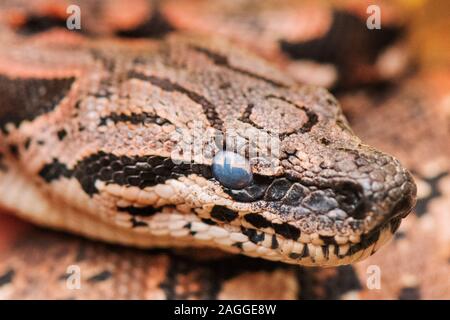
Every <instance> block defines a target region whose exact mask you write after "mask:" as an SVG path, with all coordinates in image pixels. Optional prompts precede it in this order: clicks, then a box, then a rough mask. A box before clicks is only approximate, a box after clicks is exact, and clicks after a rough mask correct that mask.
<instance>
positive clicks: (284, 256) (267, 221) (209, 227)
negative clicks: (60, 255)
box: [0, 1, 416, 282]
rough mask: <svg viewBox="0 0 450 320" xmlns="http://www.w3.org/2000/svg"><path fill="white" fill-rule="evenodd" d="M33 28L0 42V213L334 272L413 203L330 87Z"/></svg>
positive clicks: (165, 48)
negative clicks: (2, 210)
mask: <svg viewBox="0 0 450 320" xmlns="http://www.w3.org/2000/svg"><path fill="white" fill-rule="evenodd" d="M12 3H13V4H14V5H16V3H15V2H14V1H12ZM168 3H169V4H170V1H169V2H168ZM185 3H188V2H185ZM163 4H164V2H163ZM6 7H8V6H7V5H6ZM13 7H14V6H13ZM25 7H27V6H25ZM37 7H38V8H39V6H37ZM19 8H21V7H19ZM40 8H44V9H45V7H44V6H42V7H40ZM163 8H164V7H163ZM168 8H171V7H170V6H169V7H168ZM176 8H178V7H176ZM7 9H8V10H9V11H8V10H6V9H5V11H4V12H7V14H6V15H5V16H6V17H9V18H10V17H11V16H14V15H12V14H11V11H10V10H11V8H7ZM16 9H17V8H16ZM22 9H23V8H22ZM181 9H183V7H182V6H181ZM33 10H36V8H31V12H33ZM54 11H55V10H53V11H50V10H49V12H52V14H54ZM183 11H186V10H183ZM18 12H21V11H20V10H19V11H18ZM197 12H198V11H197ZM188 13H189V12H188ZM40 14H41V15H42V12H41V13H40ZM165 16H170V15H169V14H166V15H165ZM2 17H3V16H2ZM30 17H31V18H30ZM27 18H28V19H30V20H29V21H27ZM33 19H37V18H36V16H33V15H30V13H29V12H27V13H26V14H25V19H17V21H19V22H17V23H16V24H14V23H12V22H10V23H9V25H8V26H7V27H5V29H3V30H2V33H1V34H0V35H1V37H2V43H3V44H4V45H3V46H2V48H1V52H0V56H1V59H0V61H1V62H2V63H1V64H0V69H1V72H0V73H1V76H0V82H1V85H0V90H1V91H2V92H1V97H2V109H1V111H0V112H1V113H0V127H1V131H2V133H1V139H0V142H1V144H0V149H1V158H0V159H1V162H0V164H1V166H0V168H1V171H0V174H1V175H2V177H1V182H0V189H1V191H2V197H1V198H0V203H1V205H2V207H5V208H6V209H8V210H9V211H11V212H14V213H15V214H16V215H18V216H20V217H22V218H24V219H26V220H29V221H32V222H34V223H36V224H38V225H42V226H46V227H50V228H53V229H58V230H65V231H69V232H71V233H75V234H79V235H83V236H85V237H88V238H91V239H97V240H102V241H105V242H109V243H114V244H121V245H126V246H133V247H139V248H155V247H163V248H166V247H172V248H175V247H206V248H218V249H221V250H223V251H226V252H230V253H238V254H243V255H246V256H250V257H259V258H264V259H266V260H274V261H281V262H284V263H288V264H297V265H303V266H336V265H342V264H350V263H353V262H356V261H358V260H363V259H365V258H367V257H368V256H369V255H371V254H373V253H375V252H376V251H377V250H378V249H379V248H380V247H381V246H382V245H383V244H384V243H386V242H387V241H388V240H389V238H391V236H392V235H393V234H394V233H395V231H396V230H397V229H398V227H399V224H400V221H401V219H402V218H404V217H406V216H407V215H408V213H409V212H410V211H411V210H412V208H413V206H414V203H415V197H416V186H415V183H414V181H413V179H412V176H411V174H410V173H409V172H408V171H407V170H406V169H405V168H404V167H403V166H401V165H400V163H399V161H398V160H396V159H395V158H394V157H392V156H390V155H388V154H385V153H383V152H380V151H378V150H376V149H374V148H373V147H370V146H368V145H366V144H364V143H363V142H361V140H360V139H359V138H358V137H357V136H356V135H355V134H354V133H353V131H352V130H351V129H350V126H349V124H348V122H347V120H346V118H345V116H344V115H343V113H342V110H341V109H340V106H339V103H338V102H337V100H336V99H335V98H334V97H333V96H332V95H331V94H330V93H329V92H328V91H327V90H325V89H322V88H319V87H316V86H312V85H306V84H298V82H297V81H295V80H292V78H291V77H289V76H288V75H286V73H283V72H281V71H280V70H279V68H277V67H274V66H273V65H271V64H269V63H267V62H266V61H265V60H264V59H262V58H260V57H258V56H257V55H256V54H255V53H252V52H249V50H247V49H248V48H242V47H240V46H237V45H236V44H232V43H230V42H229V41H228V40H223V39H222V38H220V37H210V36H205V35H198V34H187V35H186V34H185V35H180V34H172V32H170V34H169V35H165V36H164V37H161V38H160V39H151V40H147V39H145V40H143V39H137V40H136V39H117V38H115V37H108V36H106V35H102V36H100V37H99V36H97V37H94V36H92V35H88V36H86V35H80V34H70V35H69V34H67V31H64V32H61V30H50V31H49V30H45V31H40V32H38V33H37V34H33V35H31V36H30V34H27V32H28V33H29V32H30V30H28V29H27V28H30V26H31V27H33V25H34V28H36V25H37V26H38V27H39V26H40V23H36V21H34V22H33V23H30V21H32V20H33ZM41 19H42V20H41V22H42V21H46V22H48V21H49V18H48V17H46V18H45V19H47V20H45V19H44V18H42V17H41ZM152 19H153V20H157V21H159V22H160V18H155V16H152ZM167 19H169V18H167ZM50 21H52V23H54V22H55V21H56V22H57V21H58V20H57V19H54V20H50ZM11 24H14V26H13V27H12V26H11ZM172 24H173V25H175V27H174V29H176V28H182V27H180V26H176V23H172ZM11 29H13V30H11ZM18 30H19V32H18ZM90 31H91V30H87V32H88V33H89V32H90ZM188 31H192V30H188ZM21 32H22V34H21ZM95 32H99V31H98V30H92V33H95ZM100 32H103V31H100ZM117 33H120V34H122V35H130V34H131V32H128V31H120V32H116V34H117ZM138 33H139V32H138ZM241 45H242V43H241ZM244 47H245V45H244ZM338 59H341V58H340V57H339V58H338ZM275 60H276V59H275ZM280 60H284V58H283V59H280ZM281 65H283V63H281ZM339 71H340V72H341V73H343V74H344V75H342V77H343V79H345V77H346V76H348V75H346V74H345V71H346V70H345V68H344V67H342V68H340V70H339ZM347 73H348V71H347ZM349 83H351V81H350V82H349ZM197 147H200V148H199V149H200V150H197V149H195V148H197ZM255 155H256V156H255ZM107 276H108V275H107V274H106V275H105V274H103V275H100V276H99V278H100V279H101V278H102V277H107ZM94 279H95V277H94ZM94 282H95V280H94Z"/></svg>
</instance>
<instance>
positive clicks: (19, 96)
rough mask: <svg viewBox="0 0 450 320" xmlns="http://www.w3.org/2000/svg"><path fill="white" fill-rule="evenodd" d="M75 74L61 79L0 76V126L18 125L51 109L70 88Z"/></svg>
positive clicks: (3, 127)
mask: <svg viewBox="0 0 450 320" xmlns="http://www.w3.org/2000/svg"><path fill="white" fill-rule="evenodd" d="M74 81H75V78H74V77H70V78H60V79H38V78H26V79H11V78H9V77H6V76H3V75H0V105H1V106H2V107H1V108H0V128H1V129H2V130H3V131H4V132H5V131H6V129H5V125H6V124H7V123H13V124H14V125H16V126H18V125H19V124H20V123H21V122H22V121H24V120H33V119H35V118H36V117H38V116H40V115H43V114H45V113H48V112H51V111H53V110H54V108H55V107H56V106H57V105H58V104H59V103H60V101H61V100H62V99H63V98H64V97H65V96H66V94H67V92H68V91H69V90H70V87H71V86H72V83H73V82H74Z"/></svg>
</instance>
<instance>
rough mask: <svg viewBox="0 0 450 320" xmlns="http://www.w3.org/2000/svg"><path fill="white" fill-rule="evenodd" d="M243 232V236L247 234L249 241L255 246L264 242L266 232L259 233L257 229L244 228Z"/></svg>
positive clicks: (242, 228)
mask: <svg viewBox="0 0 450 320" xmlns="http://www.w3.org/2000/svg"><path fill="white" fill-rule="evenodd" d="M241 231H242V233H243V234H245V235H246V236H247V237H248V239H249V240H250V241H251V242H253V243H255V244H258V243H260V242H261V241H264V232H260V233H258V232H257V231H256V230H255V229H247V228H244V227H241Z"/></svg>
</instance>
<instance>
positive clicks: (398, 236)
mask: <svg viewBox="0 0 450 320" xmlns="http://www.w3.org/2000/svg"><path fill="white" fill-rule="evenodd" d="M405 238H406V234H405V233H404V232H403V231H398V232H396V233H394V240H401V239H405Z"/></svg>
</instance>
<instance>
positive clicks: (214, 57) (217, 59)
mask: <svg viewBox="0 0 450 320" xmlns="http://www.w3.org/2000/svg"><path fill="white" fill-rule="evenodd" d="M191 47H192V49H194V50H195V51H197V52H200V53H203V54H204V55H205V56H207V57H208V58H209V59H210V60H211V61H212V62H213V63H214V64H215V65H217V66H221V67H224V68H226V69H229V70H231V71H234V72H237V73H240V74H242V75H245V76H247V77H250V78H253V79H257V80H260V81H264V82H266V83H269V84H271V85H273V86H275V87H278V88H286V87H288V86H287V85H286V84H284V83H281V82H279V81H276V80H273V79H269V78H267V77H264V76H262V75H259V74H256V73H253V72H251V71H248V70H244V69H242V68H238V67H235V66H232V65H231V64H230V62H229V61H228V58H227V57H226V56H224V55H222V54H219V53H217V52H213V51H212V50H209V49H206V48H202V47H199V46H191Z"/></svg>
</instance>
